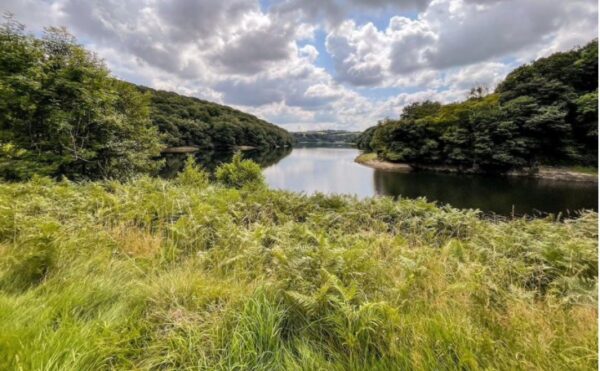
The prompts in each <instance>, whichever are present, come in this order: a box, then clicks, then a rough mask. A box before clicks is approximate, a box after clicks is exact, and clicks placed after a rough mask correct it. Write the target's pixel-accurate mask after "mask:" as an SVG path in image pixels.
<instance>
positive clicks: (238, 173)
mask: <svg viewBox="0 0 600 371" xmlns="http://www.w3.org/2000/svg"><path fill="white" fill-rule="evenodd" d="M216 176H217V181H218V182H219V183H221V184H223V185H224V186H226V187H232V188H238V189H239V188H242V187H245V186H251V187H257V186H263V185H264V184H265V179H264V177H263V175H262V171H261V169H260V166H258V164H256V163H255V162H253V161H251V160H242V155H241V154H240V153H239V152H238V153H236V154H235V155H234V156H233V159H232V160H231V163H229V164H223V165H221V166H219V167H218V168H217V172H216Z"/></svg>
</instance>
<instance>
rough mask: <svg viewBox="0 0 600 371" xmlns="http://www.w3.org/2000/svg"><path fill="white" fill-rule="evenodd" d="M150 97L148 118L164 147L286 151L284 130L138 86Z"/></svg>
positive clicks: (289, 139)
mask: <svg viewBox="0 0 600 371" xmlns="http://www.w3.org/2000/svg"><path fill="white" fill-rule="evenodd" d="M137 89H139V90H140V91H142V92H147V93H148V94H150V96H151V118H152V121H153V122H154V124H155V125H156V126H157V127H158V129H159V131H160V132H161V133H162V134H163V135H164V140H165V143H166V145H167V146H188V145H192V146H198V147H202V148H206V149H218V150H229V149H232V148H234V147H236V146H253V147H262V148H276V147H289V146H291V145H292V142H293V139H292V136H291V135H290V134H289V133H288V132H287V131H285V130H284V129H282V128H280V127H278V126H276V125H273V124H270V123H268V122H266V121H263V120H261V119H259V118H257V117H255V116H252V115H250V114H247V113H244V112H241V111H238V110H235V109H233V108H231V107H227V106H222V105H219V104H216V103H212V102H207V101H204V100H201V99H198V98H194V97H186V96H182V95H179V94H176V93H172V92H166V91H161V90H154V89H150V88H147V87H143V86H138V87H137Z"/></svg>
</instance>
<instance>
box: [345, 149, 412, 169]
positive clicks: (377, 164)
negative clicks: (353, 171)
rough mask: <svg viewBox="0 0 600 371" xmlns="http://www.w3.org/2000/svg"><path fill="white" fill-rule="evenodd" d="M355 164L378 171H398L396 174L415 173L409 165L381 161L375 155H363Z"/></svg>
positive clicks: (356, 159) (357, 158) (355, 160)
mask: <svg viewBox="0 0 600 371" xmlns="http://www.w3.org/2000/svg"><path fill="white" fill-rule="evenodd" d="M354 162H357V163H359V164H361V165H365V166H369V167H372V168H374V169H377V170H385V171H396V172H404V173H407V172H411V171H413V168H412V166H410V165H408V164H402V163H396V162H389V161H384V160H380V159H378V158H377V155H376V154H375V153H363V154H360V155H359V156H358V157H356V158H355V159H354Z"/></svg>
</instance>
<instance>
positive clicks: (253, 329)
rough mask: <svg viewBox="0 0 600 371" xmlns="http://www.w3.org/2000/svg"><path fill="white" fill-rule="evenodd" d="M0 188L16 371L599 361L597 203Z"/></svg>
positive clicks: (0, 245)
mask: <svg viewBox="0 0 600 371" xmlns="http://www.w3.org/2000/svg"><path fill="white" fill-rule="evenodd" d="M194 171H197V170H194V169H192V168H191V166H189V167H188V169H187V170H186V172H184V174H183V175H182V176H181V177H180V178H179V179H176V180H173V181H165V180H160V179H150V178H139V179H137V180H132V181H130V182H127V183H118V182H110V181H106V182H97V183H81V184H74V183H70V182H67V181H63V182H54V181H50V180H48V179H43V178H36V179H34V180H32V181H30V182H28V183H16V184H0V365H1V366H0V367H1V368H3V369H23V370H34V369H61V370H63V369H72V370H97V369H109V368H116V369H207V370H214V369H217V370H218V369H237V370H249V369H252V370H294V369H298V370H319V369H320V370H325V369H326V370H365V369H375V370H377V369H379V370H389V369H430V370H434V369H435V370H439V369H480V368H485V369H511V370H512V369H572V370H578V369H595V368H596V365H597V359H598V356H597V347H598V342H597V319H596V318H597V308H598V305H597V304H598V298H597V295H596V292H597V289H596V287H597V275H598V271H597V264H596V261H597V242H596V241H597V214H596V213H593V212H583V213H582V214H581V215H580V216H579V217H578V218H576V219H572V220H566V221H561V222H557V221H554V220H551V219H550V218H549V219H546V220H526V219H515V220H486V219H482V218H480V216H479V215H478V213H477V212H475V211H465V210H456V209H452V208H438V207H436V206H434V205H433V204H430V203H427V202H425V201H424V200H399V201H393V200H391V199H387V198H377V199H375V198H373V199H367V200H364V201H360V200H357V199H355V198H352V197H341V196H324V195H315V196H305V195H299V194H293V193H287V192H280V191H272V190H268V189H265V188H263V187H250V188H244V187H242V188H241V189H239V190H238V189H230V188H225V187H222V186H219V185H216V184H211V183H209V182H208V181H207V180H206V179H207V177H206V176H205V175H203V174H199V175H196V174H194V173H193V172H194Z"/></svg>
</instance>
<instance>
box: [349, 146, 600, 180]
mask: <svg viewBox="0 0 600 371" xmlns="http://www.w3.org/2000/svg"><path fill="white" fill-rule="evenodd" d="M354 161H355V162H357V163H359V164H361V165H365V166H369V167H372V168H374V169H377V170H383V171H397V172H411V171H417V170H427V171H435V172H445V173H460V172H461V170H460V169H458V168H455V167H449V166H427V167H419V168H418V169H415V168H414V167H412V166H411V165H409V164H405V163H396V162H390V161H385V160H381V159H379V158H377V155H376V154H375V153H362V154H360V155H359V156H358V157H356V158H355V159H354ZM462 172H463V173H465V174H473V173H475V172H472V171H471V172H464V171H462ZM499 175H507V176H518V177H530V178H539V179H546V180H558V181H570V182H585V183H598V174H597V173H592V172H589V171H579V170H578V169H577V168H569V167H553V166H542V167H540V168H539V169H538V170H537V171H526V170H522V171H510V172H508V173H504V174H499Z"/></svg>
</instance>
